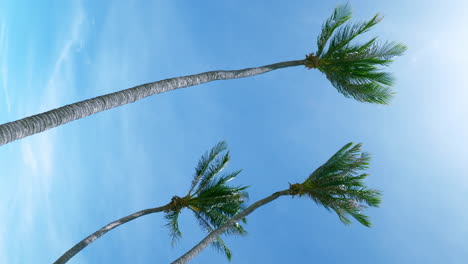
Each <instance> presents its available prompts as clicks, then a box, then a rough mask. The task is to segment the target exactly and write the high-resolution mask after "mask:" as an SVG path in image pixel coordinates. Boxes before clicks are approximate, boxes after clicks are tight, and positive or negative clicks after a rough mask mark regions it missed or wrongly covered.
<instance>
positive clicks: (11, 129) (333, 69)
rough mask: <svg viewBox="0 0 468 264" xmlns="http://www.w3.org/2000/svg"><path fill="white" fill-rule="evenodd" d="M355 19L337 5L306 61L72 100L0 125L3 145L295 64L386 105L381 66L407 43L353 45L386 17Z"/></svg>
mask: <svg viewBox="0 0 468 264" xmlns="http://www.w3.org/2000/svg"><path fill="white" fill-rule="evenodd" d="M350 18H351V10H350V8H349V6H348V5H344V6H338V7H337V8H335V10H334V12H333V14H332V15H331V17H330V18H329V19H328V20H326V22H325V23H324V24H323V26H322V32H321V34H320V36H319V37H318V39H317V51H316V53H310V54H308V55H306V57H305V59H301V60H294V61H286V62H279V63H274V64H270V65H265V66H261V67H255V68H247V69H241V70H230V71H210V72H204V73H200V74H194V75H189V76H184V77H177V78H172V79H166V80H161V81H157V82H153V83H147V84H142V85H139V86H136V87H133V88H129V89H126V90H122V91H119V92H115V93H111V94H107V95H102V96H98V97H95V98H92V99H88V100H84V101H81V102H77V103H73V104H69V105H66V106H63V107H60V108H57V109H53V110H50V111H48V112H44V113H41V114H38V115H34V116H30V117H26V118H23V119H20V120H17V121H13V122H10V123H6V124H3V125H0V145H3V144H7V143H9V142H12V141H14V140H18V139H21V138H24V137H27V136H31V135H34V134H36V133H40V132H43V131H46V130H48V129H51V128H53V127H57V126H60V125H63V124H65V123H68V122H71V121H74V120H77V119H80V118H83V117H86V116H89V115H92V114H96V113H98V112H101V111H104V110H108V109H111V108H114V107H118V106H121V105H125V104H128V103H133V102H135V101H137V100H139V99H142V98H145V97H147V96H150V95H154V94H158V93H163V92H167V91H171V90H175V89H179V88H184V87H189V86H194V85H198V84H202V83H206V82H211V81H216V80H228V79H236V78H244V77H250V76H254V75H259V74H263V73H267V72H269V71H273V70H277V69H282V68H287V67H293V66H305V67H306V68H308V69H318V70H320V71H321V72H323V73H324V74H325V76H326V77H327V78H328V79H329V80H330V82H331V83H332V85H333V86H334V87H335V88H336V89H337V90H338V92H340V93H342V94H343V95H345V96H346V97H352V98H354V99H356V100H358V101H361V102H370V103H379V104H386V103H388V101H389V99H390V97H391V92H390V87H391V86H392V84H393V78H392V77H391V75H390V74H389V73H386V72H383V71H382V69H381V68H382V67H383V66H387V65H388V64H390V63H391V62H392V58H393V57H395V56H399V55H402V54H403V52H404V51H405V50H406V47H405V46H404V45H403V44H400V43H396V42H383V43H381V42H378V41H377V39H376V38H372V39H371V40H369V41H367V42H365V43H364V44H356V43H351V42H352V40H353V39H355V38H356V37H357V36H359V35H361V34H363V33H365V32H367V31H369V30H370V29H371V28H372V27H373V26H375V25H376V24H377V23H379V22H380V21H381V17H380V16H379V15H378V14H377V15H375V16H374V17H373V18H372V19H371V20H369V21H365V22H359V23H355V24H347V25H344V23H345V22H346V21H348V20H349V19H350Z"/></svg>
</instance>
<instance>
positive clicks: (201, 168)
mask: <svg viewBox="0 0 468 264" xmlns="http://www.w3.org/2000/svg"><path fill="white" fill-rule="evenodd" d="M226 149H227V144H226V142H224V141H221V142H219V143H218V144H216V145H215V146H214V147H213V148H212V149H211V150H210V152H207V153H205V154H204V155H203V156H202V157H201V158H200V160H199V161H198V165H197V167H196V168H195V175H194V177H193V181H192V185H191V187H190V191H189V193H191V192H192V190H193V189H194V188H195V186H196V185H197V184H198V182H199V181H200V179H201V178H202V177H203V175H204V174H205V172H206V170H208V168H209V166H210V163H211V162H212V161H213V160H214V159H215V158H216V157H217V156H218V154H219V153H221V152H223V151H224V150H226Z"/></svg>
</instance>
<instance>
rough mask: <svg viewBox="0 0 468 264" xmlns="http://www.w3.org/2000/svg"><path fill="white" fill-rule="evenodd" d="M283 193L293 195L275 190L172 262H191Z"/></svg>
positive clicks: (181, 263)
mask: <svg viewBox="0 0 468 264" xmlns="http://www.w3.org/2000/svg"><path fill="white" fill-rule="evenodd" d="M283 195H291V193H290V190H289V189H287V190H283V191H279V192H275V193H274V194H272V195H270V196H268V197H266V198H264V199H262V200H260V201H257V202H255V203H254V204H252V205H251V206H249V207H247V208H246V209H245V210H243V211H242V212H240V213H239V214H237V215H235V216H234V217H233V218H231V220H229V221H228V222H226V223H225V224H224V225H222V226H220V227H219V228H218V229H216V230H214V231H212V232H210V233H209V234H208V235H207V236H206V237H205V238H204V239H203V240H202V241H200V243H198V244H197V245H196V246H194V247H193V248H192V249H191V250H189V251H188V252H187V253H185V254H184V255H183V256H181V257H180V258H178V259H177V260H175V261H174V262H172V263H171V264H185V263H187V262H189V261H190V260H191V259H193V258H194V257H195V256H196V255H198V253H200V252H201V251H202V250H203V249H205V248H206V247H207V246H208V245H210V244H211V243H213V241H215V240H216V238H218V237H219V236H220V235H222V234H223V233H224V232H225V231H226V230H227V229H228V228H229V227H231V226H232V225H235V224H236V223H237V222H239V221H240V220H241V219H242V218H244V217H246V216H247V215H249V214H250V213H252V212H253V211H255V210H256V209H257V208H259V207H260V206H263V205H265V204H267V203H269V202H271V201H273V200H276V199H277V198H278V197H280V196H283Z"/></svg>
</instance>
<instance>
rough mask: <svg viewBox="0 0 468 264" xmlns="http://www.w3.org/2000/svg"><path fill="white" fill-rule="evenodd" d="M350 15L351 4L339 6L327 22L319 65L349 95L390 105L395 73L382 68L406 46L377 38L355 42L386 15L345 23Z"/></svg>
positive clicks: (323, 29) (322, 36)
mask: <svg viewBox="0 0 468 264" xmlns="http://www.w3.org/2000/svg"><path fill="white" fill-rule="evenodd" d="M350 18H351V10H350V8H349V6H348V5H345V6H338V7H337V8H335V10H334V12H333V14H332V16H331V17H330V18H329V19H328V20H327V21H326V22H325V23H324V24H323V26H322V33H321V34H320V36H319V37H318V40H317V54H316V58H318V61H319V63H318V66H317V68H318V69H319V70H320V71H321V72H323V73H324V74H325V75H326V76H327V78H328V79H329V80H330V82H331V83H332V85H333V86H334V87H335V88H336V89H337V90H338V91H339V92H340V93H342V94H344V95H345V96H346V97H352V98H354V99H356V100H358V101H361V102H370V103H379V104H387V103H388V102H389V100H390V98H391V95H392V93H391V92H390V87H391V86H392V85H393V82H394V80H393V78H392V76H391V74H389V73H386V72H382V69H381V67H383V66H388V65H389V64H390V63H391V62H392V61H393V60H392V59H393V57H395V56H400V55H402V54H403V53H404V52H405V51H406V46H405V45H403V44H401V43H396V42H383V43H381V42H379V41H377V38H372V39H371V40H369V41H367V42H366V43H364V44H353V43H351V42H352V40H353V39H355V38H356V37H358V36H359V35H361V34H363V33H365V32H368V31H369V30H370V29H371V28H372V27H373V26H375V25H376V24H378V23H379V22H380V21H381V20H382V17H381V16H380V15H379V14H377V15H375V16H374V17H373V18H372V19H370V20H369V21H364V22H358V23H354V24H346V25H344V23H345V22H346V21H347V20H349V19H350ZM312 65H315V64H312Z"/></svg>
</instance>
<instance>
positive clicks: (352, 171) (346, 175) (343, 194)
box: [294, 143, 381, 227]
mask: <svg viewBox="0 0 468 264" xmlns="http://www.w3.org/2000/svg"><path fill="white" fill-rule="evenodd" d="M369 160H370V156H369V154H368V153H365V152H363V153H361V144H356V145H353V144H352V143H348V144H347V145H345V146H344V147H343V148H341V149H340V150H339V151H338V152H336V153H335V154H334V155H333V156H332V157H331V158H330V159H329V160H328V161H327V162H325V164H323V165H322V166H320V167H319V168H318V169H317V170H315V171H314V172H313V173H312V174H311V175H310V176H309V177H308V178H307V180H305V181H304V182H303V183H302V184H301V185H300V191H297V189H294V191H296V193H294V194H295V195H299V196H303V195H306V196H308V197H310V198H311V199H312V200H314V201H315V202H316V203H317V204H319V205H322V206H323V207H325V208H326V209H327V210H333V211H335V212H336V214H337V215H338V217H339V218H340V220H341V221H342V222H343V223H345V224H349V223H351V221H350V220H349V218H348V216H352V217H353V218H355V219H356V220H357V221H358V222H360V223H361V224H363V225H365V226H367V227H369V226H370V225H371V223H370V221H369V218H368V217H367V216H366V215H364V214H362V213H361V212H362V211H363V210H364V209H366V208H367V207H369V206H372V207H378V205H379V204H380V196H381V193H380V191H378V190H375V189H369V188H367V187H366V185H365V184H364V182H363V179H365V178H366V177H367V176H368V175H367V174H365V173H361V172H360V171H362V170H365V169H367V168H368V165H369Z"/></svg>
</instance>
